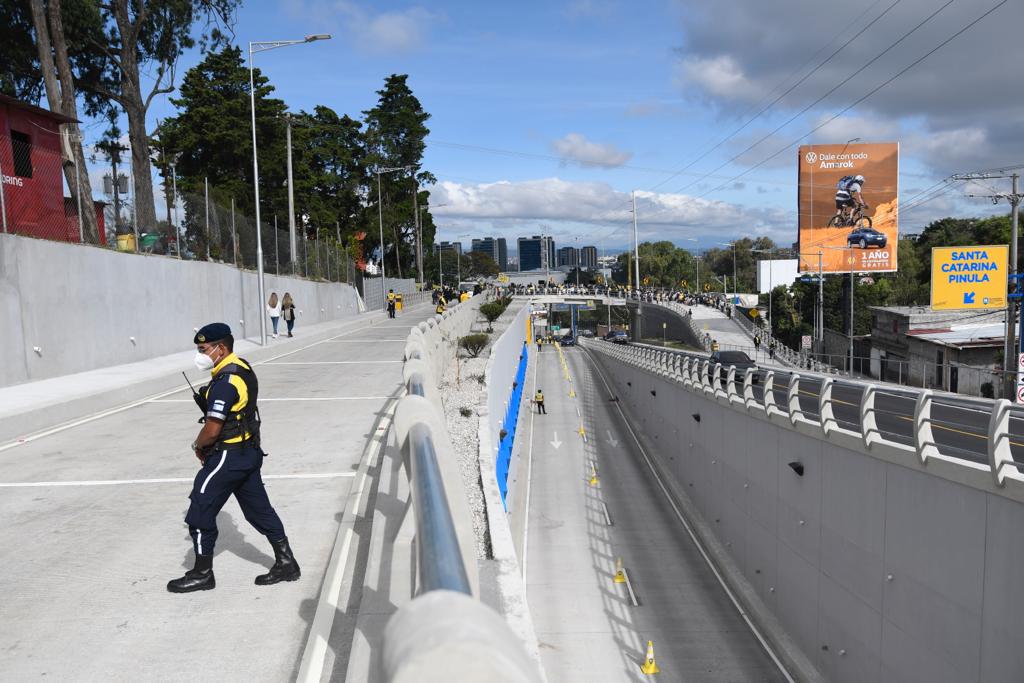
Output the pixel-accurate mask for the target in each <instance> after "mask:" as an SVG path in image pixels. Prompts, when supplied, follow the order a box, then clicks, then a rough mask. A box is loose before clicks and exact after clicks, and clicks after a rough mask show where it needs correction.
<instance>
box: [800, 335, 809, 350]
mask: <svg viewBox="0 0 1024 683" xmlns="http://www.w3.org/2000/svg"><path fill="white" fill-rule="evenodd" d="M800 348H801V349H803V350H804V351H810V350H811V335H809V334H805V335H803V336H802V337H800Z"/></svg>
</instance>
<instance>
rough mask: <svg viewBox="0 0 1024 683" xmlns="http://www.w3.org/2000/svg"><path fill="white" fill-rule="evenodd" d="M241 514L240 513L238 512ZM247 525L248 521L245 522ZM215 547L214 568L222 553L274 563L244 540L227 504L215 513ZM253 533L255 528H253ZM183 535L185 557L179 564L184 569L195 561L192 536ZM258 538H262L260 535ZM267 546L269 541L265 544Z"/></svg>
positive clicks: (272, 558)
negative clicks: (218, 512) (216, 533)
mask: <svg viewBox="0 0 1024 683" xmlns="http://www.w3.org/2000/svg"><path fill="white" fill-rule="evenodd" d="M238 514H241V513H238ZM246 524H247V525H248V522H246ZM217 531H218V536H217V547H216V549H215V554H214V565H215V568H216V560H217V559H218V558H219V556H220V555H222V554H223V553H226V552H227V553H232V554H234V555H235V556H237V557H239V558H241V559H243V560H247V561H248V562H252V563H253V564H256V565H259V566H262V567H269V566H271V565H272V564H274V557H273V556H272V555H269V554H267V553H265V552H263V551H262V550H260V549H259V548H257V547H256V546H254V545H253V544H252V543H250V542H249V541H247V540H246V538H245V536H244V535H243V534H242V532H241V530H240V529H239V528H238V523H237V522H236V521H235V518H234V516H233V515H232V513H231V512H229V511H228V509H227V505H225V506H224V509H223V510H221V511H220V514H219V515H217ZM254 533H255V530H254ZM185 537H186V539H188V543H189V546H188V549H187V550H186V551H185V557H184V558H183V559H182V561H181V566H182V567H184V568H185V569H191V568H192V564H193V562H194V561H195V556H194V555H193V554H192V546H191V543H192V538H191V537H190V536H189V535H188V532H187V531H186V532H185ZM260 540H261V541H263V540H264V539H263V538H262V537H260ZM267 546H268V547H269V543H268V544H267Z"/></svg>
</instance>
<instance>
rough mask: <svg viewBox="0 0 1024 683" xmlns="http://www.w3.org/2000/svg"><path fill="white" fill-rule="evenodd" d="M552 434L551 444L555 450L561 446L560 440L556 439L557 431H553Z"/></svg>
mask: <svg viewBox="0 0 1024 683" xmlns="http://www.w3.org/2000/svg"><path fill="white" fill-rule="evenodd" d="M554 435H555V439H554V441H552V442H551V445H552V446H554V447H555V450H556V451H557V450H558V449H559V448H560V447H561V445H562V442H561V441H559V440H558V432H554Z"/></svg>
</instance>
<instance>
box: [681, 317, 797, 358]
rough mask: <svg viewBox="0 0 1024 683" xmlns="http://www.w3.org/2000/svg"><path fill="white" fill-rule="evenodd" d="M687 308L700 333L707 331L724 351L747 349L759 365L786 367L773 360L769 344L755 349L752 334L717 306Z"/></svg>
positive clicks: (748, 353)
mask: <svg viewBox="0 0 1024 683" xmlns="http://www.w3.org/2000/svg"><path fill="white" fill-rule="evenodd" d="M687 309H688V310H692V311H693V322H694V325H695V326H696V327H697V329H698V330H699V331H700V333H701V334H703V333H704V332H707V333H708V334H710V335H711V338H712V339H714V340H717V341H718V344H719V347H720V349H721V350H722V351H726V350H738V351H745V352H746V353H747V355H748V356H750V357H751V358H753V359H754V360H755V361H757V363H758V365H763V366H768V367H775V368H783V367H785V365H783V364H782V363H780V362H779V361H777V360H772V359H771V358H770V357H769V355H768V346H767V344H761V348H760V349H759V350H757V349H755V348H754V342H753V340H751V338H750V335H748V334H747V333H746V331H745V330H744V329H743V328H742V327H740V325H739V323H737V322H736V321H734V320H732V319H731V318H729V316H727V315H726V314H725V313H723V312H722V311H720V310H718V309H717V308H713V307H711V306H702V305H700V304H694V305H693V306H683V307H682V310H684V311H685V310H687ZM677 310H678V309H677Z"/></svg>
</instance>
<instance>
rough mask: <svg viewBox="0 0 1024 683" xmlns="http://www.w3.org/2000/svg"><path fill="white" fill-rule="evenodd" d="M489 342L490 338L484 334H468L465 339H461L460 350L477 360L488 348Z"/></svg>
mask: <svg viewBox="0 0 1024 683" xmlns="http://www.w3.org/2000/svg"><path fill="white" fill-rule="evenodd" d="M489 340H490V337H489V336H488V335H487V334H486V333H484V332H477V333H476V334H467V335H466V336H465V337H459V348H460V349H462V350H464V351H465V352H466V353H467V354H469V357H470V358H476V357H477V356H479V355H480V352H481V351H483V350H484V347H486V346H487V342H488V341H489Z"/></svg>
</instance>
